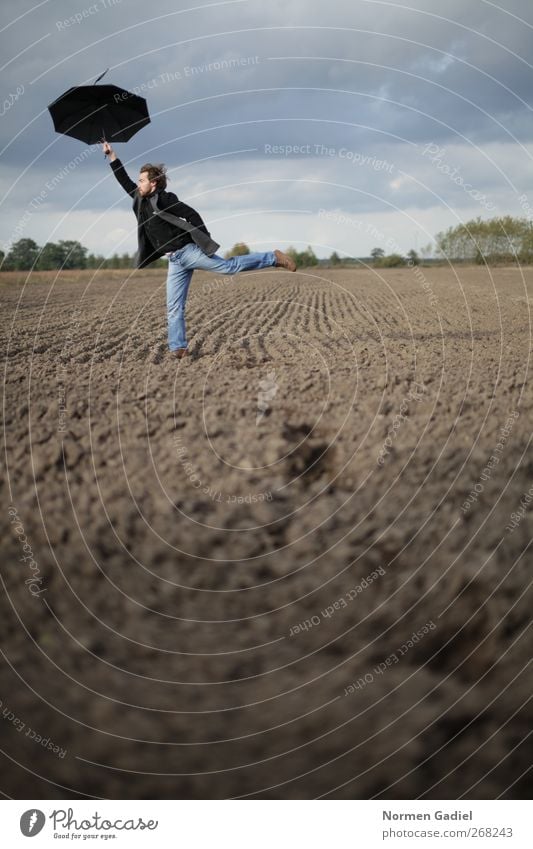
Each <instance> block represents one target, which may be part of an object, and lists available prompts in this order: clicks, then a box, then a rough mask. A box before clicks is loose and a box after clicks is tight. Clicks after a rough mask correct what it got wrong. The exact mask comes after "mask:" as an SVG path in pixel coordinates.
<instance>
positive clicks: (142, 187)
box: [137, 162, 167, 197]
mask: <svg viewBox="0 0 533 849" xmlns="http://www.w3.org/2000/svg"><path fill="white" fill-rule="evenodd" d="M166 173H167V169H166V168H165V166H164V165H162V164H161V165H152V164H151V163H150V162H147V163H146V165H141V170H140V174H139V179H138V180H137V188H138V190H139V194H140V196H141V197H146V196H147V195H150V194H152V192H154V191H159V190H160V189H166V187H167V176H166Z"/></svg>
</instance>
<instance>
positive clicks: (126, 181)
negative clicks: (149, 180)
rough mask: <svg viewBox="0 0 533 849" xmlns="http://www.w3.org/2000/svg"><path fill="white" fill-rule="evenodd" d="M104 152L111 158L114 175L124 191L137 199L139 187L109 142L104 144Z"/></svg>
mask: <svg viewBox="0 0 533 849" xmlns="http://www.w3.org/2000/svg"><path fill="white" fill-rule="evenodd" d="M102 150H103V151H104V153H105V155H106V156H109V164H110V165H111V168H112V171H113V174H114V175H115V177H116V178H117V180H118V181H119V183H120V185H121V186H122V188H123V189H124V191H125V192H127V193H128V194H129V195H130V197H135V192H136V191H137V185H136V183H134V182H133V180H132V179H131V178H130V177H129V176H128V174H127V173H126V169H125V168H124V166H123V164H122V162H121V161H120V159H118V157H117V155H116V153H115V151H114V150H113V148H112V147H111V145H110V144H109V142H103V143H102Z"/></svg>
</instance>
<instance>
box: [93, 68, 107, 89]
mask: <svg viewBox="0 0 533 849" xmlns="http://www.w3.org/2000/svg"><path fill="white" fill-rule="evenodd" d="M108 71H109V68H106V69H105V71H104V73H103V74H100V76H99V77H97V78H96V79H95V81H94V83H93V85H96V83H97V82H98V80H101V79H102V77H104V76H105V75H106V74H107V72H108Z"/></svg>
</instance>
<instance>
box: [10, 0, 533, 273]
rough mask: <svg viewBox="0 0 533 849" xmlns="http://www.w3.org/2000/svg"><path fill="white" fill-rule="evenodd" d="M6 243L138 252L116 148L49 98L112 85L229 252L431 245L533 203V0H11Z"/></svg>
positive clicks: (152, 157) (177, 186)
mask: <svg viewBox="0 0 533 849" xmlns="http://www.w3.org/2000/svg"><path fill="white" fill-rule="evenodd" d="M1 16H2V21H1V33H0V37H1V38H2V54H1V55H2V57H3V58H2V76H1V79H2V90H3V94H2V98H1V103H2V105H1V107H0V108H1V115H2V121H1V122H0V134H1V138H0V146H1V147H0V149H1V151H2V153H1V158H0V191H1V198H2V200H1V206H0V247H2V248H3V249H4V250H5V249H6V248H7V247H8V246H9V245H10V244H11V243H12V242H13V241H16V239H18V238H22V237H30V238H33V239H35V241H36V242H37V243H38V244H40V245H42V244H44V243H45V242H46V241H59V240H60V239H77V240H79V241H80V242H82V244H84V245H86V246H87V247H88V248H89V249H90V250H91V251H94V252H98V253H102V254H104V255H105V256H109V255H111V254H112V253H114V252H119V253H121V252H125V251H127V252H129V253H133V252H134V250H135V248H136V235H135V218H134V216H133V213H132V211H131V200H130V198H128V196H127V195H126V194H125V193H124V192H123V190H122V189H121V188H120V186H119V185H118V183H117V182H116V180H115V179H114V177H113V175H112V173H111V169H110V167H109V165H108V164H107V161H106V160H105V159H104V156H103V154H102V152H101V148H100V147H98V146H91V147H88V146H86V145H84V144H83V143H81V142H78V141H76V140H74V139H71V138H68V137H65V136H60V135H58V134H57V133H55V132H54V128H53V125H52V121H51V118H50V114H49V112H48V109H47V106H48V104H49V103H51V102H52V101H53V100H55V99H56V98H57V97H58V96H59V95H60V94H61V93H62V92H63V91H65V90H66V89H67V88H69V87H70V86H73V85H84V84H91V83H93V82H94V80H95V79H96V78H97V77H98V76H99V74H101V73H102V72H103V71H105V69H106V68H109V71H108V72H107V74H106V76H105V77H104V80H103V81H102V82H106V83H114V84H116V85H118V86H121V87H123V88H126V89H129V90H132V91H136V92H138V93H140V94H142V95H143V96H144V97H146V99H147V101H148V107H149V110H150V116H151V123H150V124H149V125H148V126H147V127H145V128H144V129H142V130H141V131H140V132H139V133H138V134H137V135H136V136H134V138H133V139H131V141H130V142H128V143H127V144H117V145H116V152H117V155H118V156H119V157H120V158H121V159H122V161H123V162H124V164H125V165H126V168H127V170H128V171H129V173H130V175H131V176H132V178H133V179H136V178H137V175H138V171H139V166H140V165H141V164H143V163H145V162H147V161H151V162H165V163H166V164H167V167H168V169H169V176H170V180H169V189H171V190H172V191H174V192H175V193H176V194H177V195H178V197H179V198H180V199H181V200H184V201H186V202H187V203H189V204H190V205H192V206H194V207H196V208H197V209H198V211H199V212H200V213H201V215H202V217H203V218H204V221H205V222H206V223H207V225H208V227H209V229H210V231H211V233H212V235H213V237H214V238H215V239H216V240H217V241H218V242H220V243H221V246H222V248H221V249H222V250H226V249H227V248H229V247H231V245H233V244H234V243H235V242H236V241H245V242H246V243H247V244H249V245H250V246H251V247H252V249H255V250H266V249H270V248H272V247H281V248H283V247H286V246H288V245H294V246H296V247H299V248H304V247H306V246H307V245H309V244H310V245H312V247H313V248H314V250H315V252H316V253H317V255H318V256H329V254H330V253H331V252H332V251H333V250H336V251H337V252H338V253H339V254H341V255H342V254H345V255H346V254H347V255H355V256H365V255H368V254H369V252H370V250H371V249H372V248H373V247H383V248H384V249H385V251H386V252H387V253H390V252H392V251H393V250H399V251H400V252H406V251H408V250H409V249H410V248H416V249H418V250H421V249H422V248H423V247H424V246H426V245H428V243H430V242H433V239H434V236H435V234H436V233H437V232H439V231H440V230H443V229H445V228H447V227H449V226H453V225H454V224H456V223H458V222H460V221H465V220H469V219H471V218H476V217H478V216H481V217H482V218H490V217H493V216H495V215H503V214H511V215H521V216H528V217H531V216H533V169H532V153H533V64H532V63H533V50H532V47H533V6H532V4H531V0H505V8H504V7H503V0H502V5H499V4H498V3H496V2H489V0H448V2H446V3H442V2H437V0H406V2H405V3H402V2H396V0H390V2H389V0H330V1H329V2H327V3H326V2H322V1H321V2H319V0H269V2H268V3H265V2H264V0H222V2H202V0H154V2H152V3H147V2H146V0H142V2H141V0H95V2H92V3H91V2H86V0H41V2H35V3H29V2H27V0H3V3H2V11H1Z"/></svg>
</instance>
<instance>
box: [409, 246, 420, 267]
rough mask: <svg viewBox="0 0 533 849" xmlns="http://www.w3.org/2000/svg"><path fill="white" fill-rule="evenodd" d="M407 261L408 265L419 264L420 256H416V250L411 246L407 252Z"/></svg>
mask: <svg viewBox="0 0 533 849" xmlns="http://www.w3.org/2000/svg"><path fill="white" fill-rule="evenodd" d="M407 261H408V263H409V265H420V257H419V256H418V254H417V252H416V251H415V250H414V249H412V248H411V250H410V251H409V253H408V254H407Z"/></svg>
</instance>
